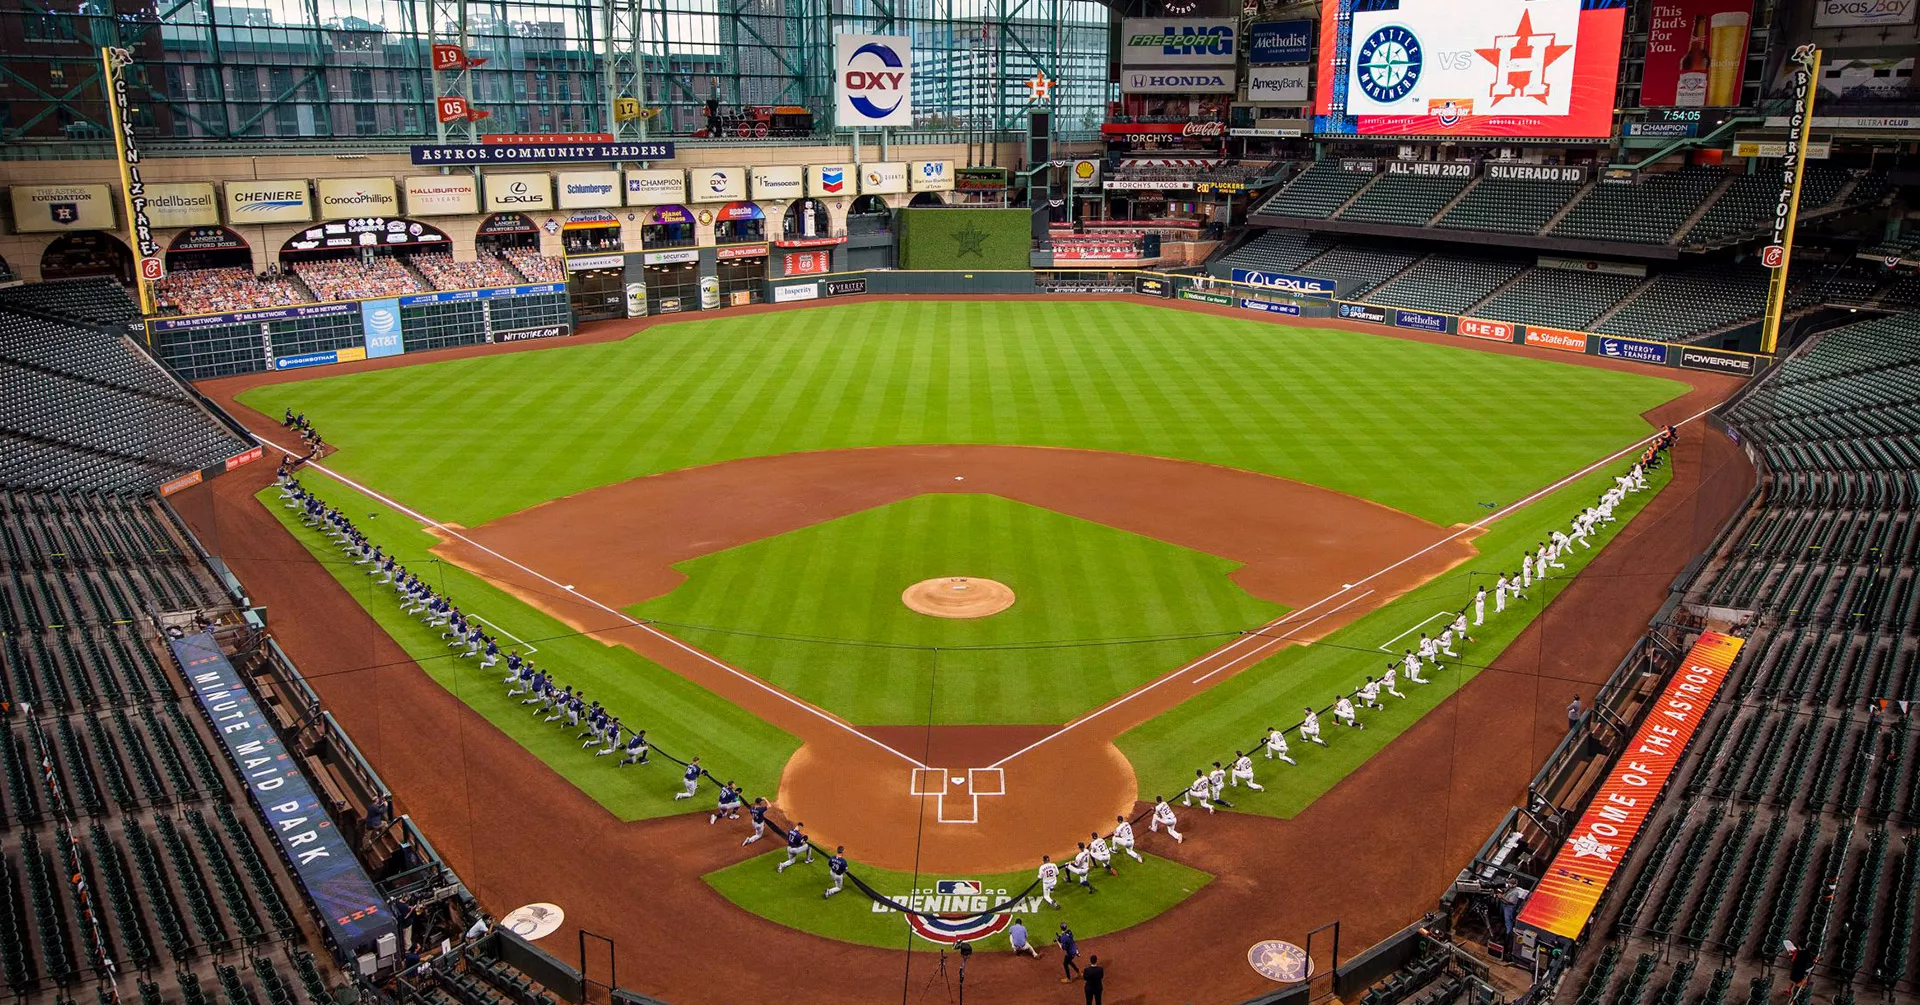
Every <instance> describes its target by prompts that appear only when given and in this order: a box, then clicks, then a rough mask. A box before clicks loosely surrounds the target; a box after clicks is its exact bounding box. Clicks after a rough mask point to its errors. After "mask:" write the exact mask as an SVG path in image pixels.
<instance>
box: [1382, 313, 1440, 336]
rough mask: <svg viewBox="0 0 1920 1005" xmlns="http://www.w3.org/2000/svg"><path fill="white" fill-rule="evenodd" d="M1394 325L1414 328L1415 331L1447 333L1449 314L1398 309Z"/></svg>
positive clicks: (1394, 317)
mask: <svg viewBox="0 0 1920 1005" xmlns="http://www.w3.org/2000/svg"><path fill="white" fill-rule="evenodd" d="M1393 326H1394V327H1395V328H1412V329H1413V330H1415V331H1423V332H1440V333H1441V334H1445V333H1446V330H1447V316H1446V315H1445V314H1429V313H1427V312H1426V311H1403V310H1396V311H1394V312H1393Z"/></svg>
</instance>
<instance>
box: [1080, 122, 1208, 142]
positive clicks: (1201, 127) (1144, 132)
mask: <svg viewBox="0 0 1920 1005" xmlns="http://www.w3.org/2000/svg"><path fill="white" fill-rule="evenodd" d="M1100 131H1101V132H1102V133H1105V134H1106V135H1108V136H1189V137H1195V138H1198V139H1218V138H1220V137H1222V136H1225V135H1226V134H1227V124H1226V123H1225V122H1108V123H1105V124H1103V125H1102V126H1101V127H1100Z"/></svg>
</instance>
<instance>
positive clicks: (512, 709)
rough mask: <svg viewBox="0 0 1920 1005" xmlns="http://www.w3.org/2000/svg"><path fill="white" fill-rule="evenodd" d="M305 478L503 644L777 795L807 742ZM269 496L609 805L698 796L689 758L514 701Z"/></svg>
mask: <svg viewBox="0 0 1920 1005" xmlns="http://www.w3.org/2000/svg"><path fill="white" fill-rule="evenodd" d="M303 484H305V485H306V487H307V488H308V489H309V490H311V491H312V492H314V493H315V494H317V495H319V496H320V497H321V498H323V499H325V500H327V501H328V502H329V503H331V504H333V505H335V506H338V507H340V509H341V511H342V512H343V513H346V514H347V516H348V518H349V519H351V520H353V521H354V523H355V524H356V525H358V526H359V527H360V528H361V530H362V532H363V533H366V534H368V535H370V536H371V537H372V538H373V539H374V540H376V541H378V542H379V543H380V545H381V546H382V547H384V548H386V549H387V551H388V552H390V553H391V554H393V556H394V557H395V558H396V559H398V560H399V561H400V562H401V563H402V564H403V565H405V566H407V567H408V568H410V569H413V570H414V572H415V574H416V575H419V576H420V577H421V578H422V579H425V580H427V581H428V582H430V583H432V584H433V586H434V588H435V589H437V590H440V591H442V592H443V593H445V594H446V595H448V596H450V597H452V598H453V600H454V602H455V603H458V604H459V605H460V607H461V609H462V610H464V611H466V612H467V613H468V614H469V615H478V616H480V617H483V618H486V619H487V620H488V621H489V622H490V623H491V624H493V625H494V626H495V634H496V636H499V637H500V640H501V642H502V643H503V651H504V648H505V647H506V646H509V645H512V644H513V643H512V642H511V641H510V640H509V639H507V638H506V637H504V636H500V632H501V631H504V632H508V633H511V634H512V635H515V636H518V637H519V638H520V639H523V640H526V641H528V642H531V643H532V644H533V645H534V646H536V647H538V649H539V651H538V652H537V653H534V654H533V655H532V658H533V659H534V660H535V661H537V662H538V663H540V664H541V665H542V666H546V667H548V668H550V669H554V670H557V671H558V672H559V674H560V677H561V682H562V683H564V684H571V685H572V686H574V687H576V688H582V689H584V690H585V691H586V693H587V695H588V696H589V697H590V698H593V699H597V700H599V701H600V703H601V704H603V705H605V706H607V707H608V708H611V709H612V710H613V712H614V714H615V715H617V716H620V718H621V719H622V721H624V722H629V723H633V724H635V725H638V726H639V727H640V728H642V729H645V730H646V731H647V738H648V739H649V740H651V741H653V743H655V744H656V745H657V746H658V747H659V748H660V749H662V750H665V751H668V752H670V753H673V754H676V755H678V756H680V757H682V758H685V757H689V756H692V755H696V754H699V755H704V756H703V757H702V760H703V761H705V762H706V763H708V764H710V765H712V768H713V770H714V771H715V772H720V773H723V774H725V775H727V776H728V777H732V778H734V779H736V780H738V781H740V782H741V783H742V784H743V785H745V786H746V788H747V791H749V792H764V793H772V792H773V791H775V789H776V788H777V786H778V784H779V781H780V771H781V769H782V768H784V767H785V766H786V763H787V759H788V758H789V757H791V756H792V755H793V752H794V751H795V750H796V749H798V748H799V746H800V741H799V740H798V739H797V738H796V737H793V736H790V735H788V734H787V733H785V732H782V731H781V730H778V729H775V728H774V727H772V726H770V725H768V724H767V723H765V722H763V721H761V720H760V719H759V718H757V717H755V716H754V715H752V714H750V713H748V712H745V711H743V710H741V709H740V708H739V707H738V706H736V705H733V704H731V703H730V702H727V701H724V700H722V699H721V698H720V697H719V696H718V695H715V694H714V693H713V692H711V691H708V690H706V689H705V688H702V687H700V686H699V685H697V684H694V683H691V682H690V681H687V680H686V679H685V678H683V677H681V676H679V675H678V674H675V673H673V672H672V671H670V670H667V669H665V668H663V667H661V666H659V665H658V664H656V663H653V662H652V661H650V660H648V659H646V658H644V657H642V656H640V655H639V654H638V653H635V652H634V651H632V650H630V649H627V648H626V647H624V646H608V645H605V644H603V643H600V642H597V641H595V640H593V639H591V638H588V637H586V636H584V635H579V634H576V633H574V631H573V630H572V629H571V628H569V627H567V626H566V625H564V624H561V623H560V622H559V621H556V620H554V619H553V618H550V617H548V616H547V615H545V614H542V613H541V612H539V611H537V610H534V609H533V608H532V607H529V606H527V605H526V604H524V603H521V602H520V601H519V600H517V599H515V598H514V597H512V596H510V595H508V594H507V593H506V592H505V591H503V590H501V589H499V588H498V587H496V586H494V585H493V584H492V583H490V582H488V581H486V580H484V579H482V578H480V577H478V576H475V575H472V574H470V573H468V572H466V571H464V570H462V569H460V568H459V567H458V566H454V565H451V564H448V563H444V562H441V561H439V560H437V559H435V558H434V557H433V556H432V555H430V554H428V549H429V548H431V547H433V545H434V544H435V543H436V539H435V538H434V537H433V536H432V535H431V534H428V533H427V532H426V531H424V530H422V529H421V528H420V525H419V524H417V523H415V522H413V521H412V520H410V519H408V518H407V517H405V516H402V515H401V514H400V513H398V512H396V511H395V510H393V509H390V508H388V507H386V506H383V505H381V504H380V503H378V502H375V501H374V500H371V499H369V498H367V497H366V496H364V495H362V494H361V493H359V492H356V491H354V490H353V489H350V488H347V487H346V486H344V485H341V484H340V483H339V482H336V481H334V480H333V479H331V478H326V477H324V476H319V475H311V476H309V477H307V478H305V479H304V480H303ZM260 501H261V503H262V505H265V506H266V507H267V508H268V510H270V511H271V512H273V513H274V514H275V515H276V516H278V517H279V518H280V522H281V523H282V524H284V525H285V526H286V528H287V530H288V531H290V532H291V533H292V534H293V535H294V537H296V538H297V539H299V541H300V543H301V544H303V545H305V546H306V548H307V550H308V551H309V552H311V553H312V554H313V556H314V557H315V558H316V559H317V560H319V561H320V562H321V563H323V564H324V565H325V566H326V568H327V571H328V572H329V573H331V574H332V575H333V577H334V578H335V579H336V580H338V581H339V582H340V584H341V585H342V586H344V587H346V589H347V590H348V592H350V593H352V594H353V595H354V596H355V597H356V598H358V599H359V600H360V602H361V604H362V606H364V607H365V608H366V609H367V611H368V612H369V613H371V614H372V615H373V619H374V620H375V621H377V622H379V623H380V627H381V628H383V629H385V630H386V631H387V633H388V634H389V635H392V636H393V638H394V640H395V641H397V642H399V643H400V645H401V646H402V647H404V648H405V649H406V650H407V653H408V654H409V655H411V656H412V657H413V658H414V659H415V660H416V661H417V662H419V664H420V667H421V669H423V670H425V671H426V672H427V674H428V675H429V676H431V677H432V678H433V679H434V680H435V681H438V682H439V683H440V685H441V686H442V687H445V688H446V689H447V690H449V691H452V692H453V693H454V694H455V695H456V696H457V697H459V699H460V700H461V701H464V702H466V703H467V704H468V705H469V706H471V707H472V708H473V709H474V711H476V712H479V713H480V714H481V715H483V716H485V717H486V718H487V720H488V721H490V722H492V723H493V724H494V725H495V726H497V727H499V728H500V730H501V731H502V732H504V733H506V734H507V735H508V736H510V737H512V738H513V740H514V742H516V743H518V744H520V745H521V746H523V747H526V748H527V749H528V750H529V751H532V752H533V754H534V756H536V757H538V758H540V760H542V761H543V762H545V763H546V764H547V766H548V767H550V768H552V769H553V770H554V771H555V772H557V773H559V774H560V775H561V776H562V777H564V778H566V779H567V780H568V781H571V782H572V783H573V784H575V785H577V786H579V787H580V789H581V790H582V791H584V792H586V793H587V794H588V795H589V796H592V797H593V798H594V799H595V800H597V801H598V802H599V803H600V804H601V805H602V806H605V807H606V808H607V810H608V811H609V812H611V813H613V814H614V815H615V816H617V817H619V818H620V819H622V820H638V819H643V818H647V817H657V816H667V815H671V814H673V813H680V812H686V811H687V810H688V804H687V803H685V802H680V803H675V802H674V799H673V795H674V793H676V792H681V791H684V790H683V789H682V788H681V784H680V769H679V766H678V765H676V764H673V763H672V762H670V761H665V760H662V759H659V758H655V759H654V761H653V763H652V764H649V765H644V766H642V765H635V766H632V767H626V768H620V767H617V766H616V765H617V764H618V761H619V758H618V757H616V756H608V757H595V756H593V754H592V753H591V752H588V751H583V750H581V749H580V743H581V741H579V740H577V739H575V738H574V731H572V730H567V729H564V728H562V726H561V724H560V723H546V722H543V721H541V719H540V718H539V717H537V716H535V715H534V714H533V713H532V711H531V710H530V709H529V708H527V707H526V706H523V705H521V704H520V703H519V699H518V698H512V699H510V698H508V697H507V696H506V689H505V687H503V686H502V683H501V678H502V677H504V676H505V669H506V665H505V663H504V662H503V663H501V664H498V665H496V666H495V667H494V668H492V669H488V670H481V669H479V667H478V666H477V664H478V662H479V661H478V660H477V659H458V658H456V657H455V656H453V655H452V653H453V650H451V649H448V648H447V645H446V642H445V641H443V640H442V639H441V638H440V629H437V628H433V629H430V628H427V627H426V626H425V625H423V624H422V623H421V622H419V621H418V620H416V619H414V618H413V617H411V616H409V615H407V614H405V613H403V612H402V611H401V610H400V604H399V601H398V600H397V598H396V597H395V595H394V592H393V590H392V589H391V588H390V587H386V586H381V585H377V580H378V577H376V576H368V575H367V574H366V569H365V568H364V567H362V566H356V565H353V564H352V563H351V562H350V561H349V560H348V559H347V558H346V557H345V556H343V555H342V554H341V553H340V550H339V548H338V547H336V546H335V545H334V543H333V541H332V540H331V539H329V538H327V537H325V536H323V535H322V534H320V532H319V531H316V530H312V529H310V528H308V527H306V526H305V525H303V524H302V523H301V522H300V519H299V517H298V516H296V515H295V514H294V512H293V511H292V510H289V509H287V508H285V507H284V506H282V505H281V504H280V497H279V491H278V490H277V489H274V488H269V489H267V490H266V491H264V492H262V493H261V494H260ZM523 651H524V647H523ZM448 742H451V741H448ZM698 802H699V803H700V806H699V807H696V808H698V809H701V810H703V811H704V810H707V809H710V808H711V807H709V806H707V803H708V802H709V800H707V799H705V798H702V799H700V800H698Z"/></svg>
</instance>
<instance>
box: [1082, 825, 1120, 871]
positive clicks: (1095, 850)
mask: <svg viewBox="0 0 1920 1005" xmlns="http://www.w3.org/2000/svg"><path fill="white" fill-rule="evenodd" d="M1123 822H1124V821H1123ZM1087 854H1089V855H1092V856H1093V864H1094V865H1097V866H1099V867H1100V868H1102V869H1105V870H1107V875H1109V876H1118V875H1120V874H1119V873H1118V872H1116V871H1114V868H1113V849H1112V848H1109V847H1107V839H1106V838H1103V837H1101V836H1100V832H1099V831H1094V832H1093V833H1092V834H1089V835H1087Z"/></svg>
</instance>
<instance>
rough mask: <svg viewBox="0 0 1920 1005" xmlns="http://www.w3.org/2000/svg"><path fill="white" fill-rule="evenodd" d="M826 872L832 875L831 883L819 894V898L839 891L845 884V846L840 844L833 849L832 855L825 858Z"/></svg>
mask: <svg viewBox="0 0 1920 1005" xmlns="http://www.w3.org/2000/svg"><path fill="white" fill-rule="evenodd" d="M827 872H828V873H829V874H830V875H832V876H833V885H832V886H830V887H827V892H825V893H823V894H821V895H820V899H821V900H825V899H827V898H828V897H831V896H833V895H834V894H836V893H839V892H840V890H841V888H842V887H844V886H846V885H847V846H846V845H840V846H839V847H837V848H835V849H834V850H833V857H832V858H830V859H827Z"/></svg>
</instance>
